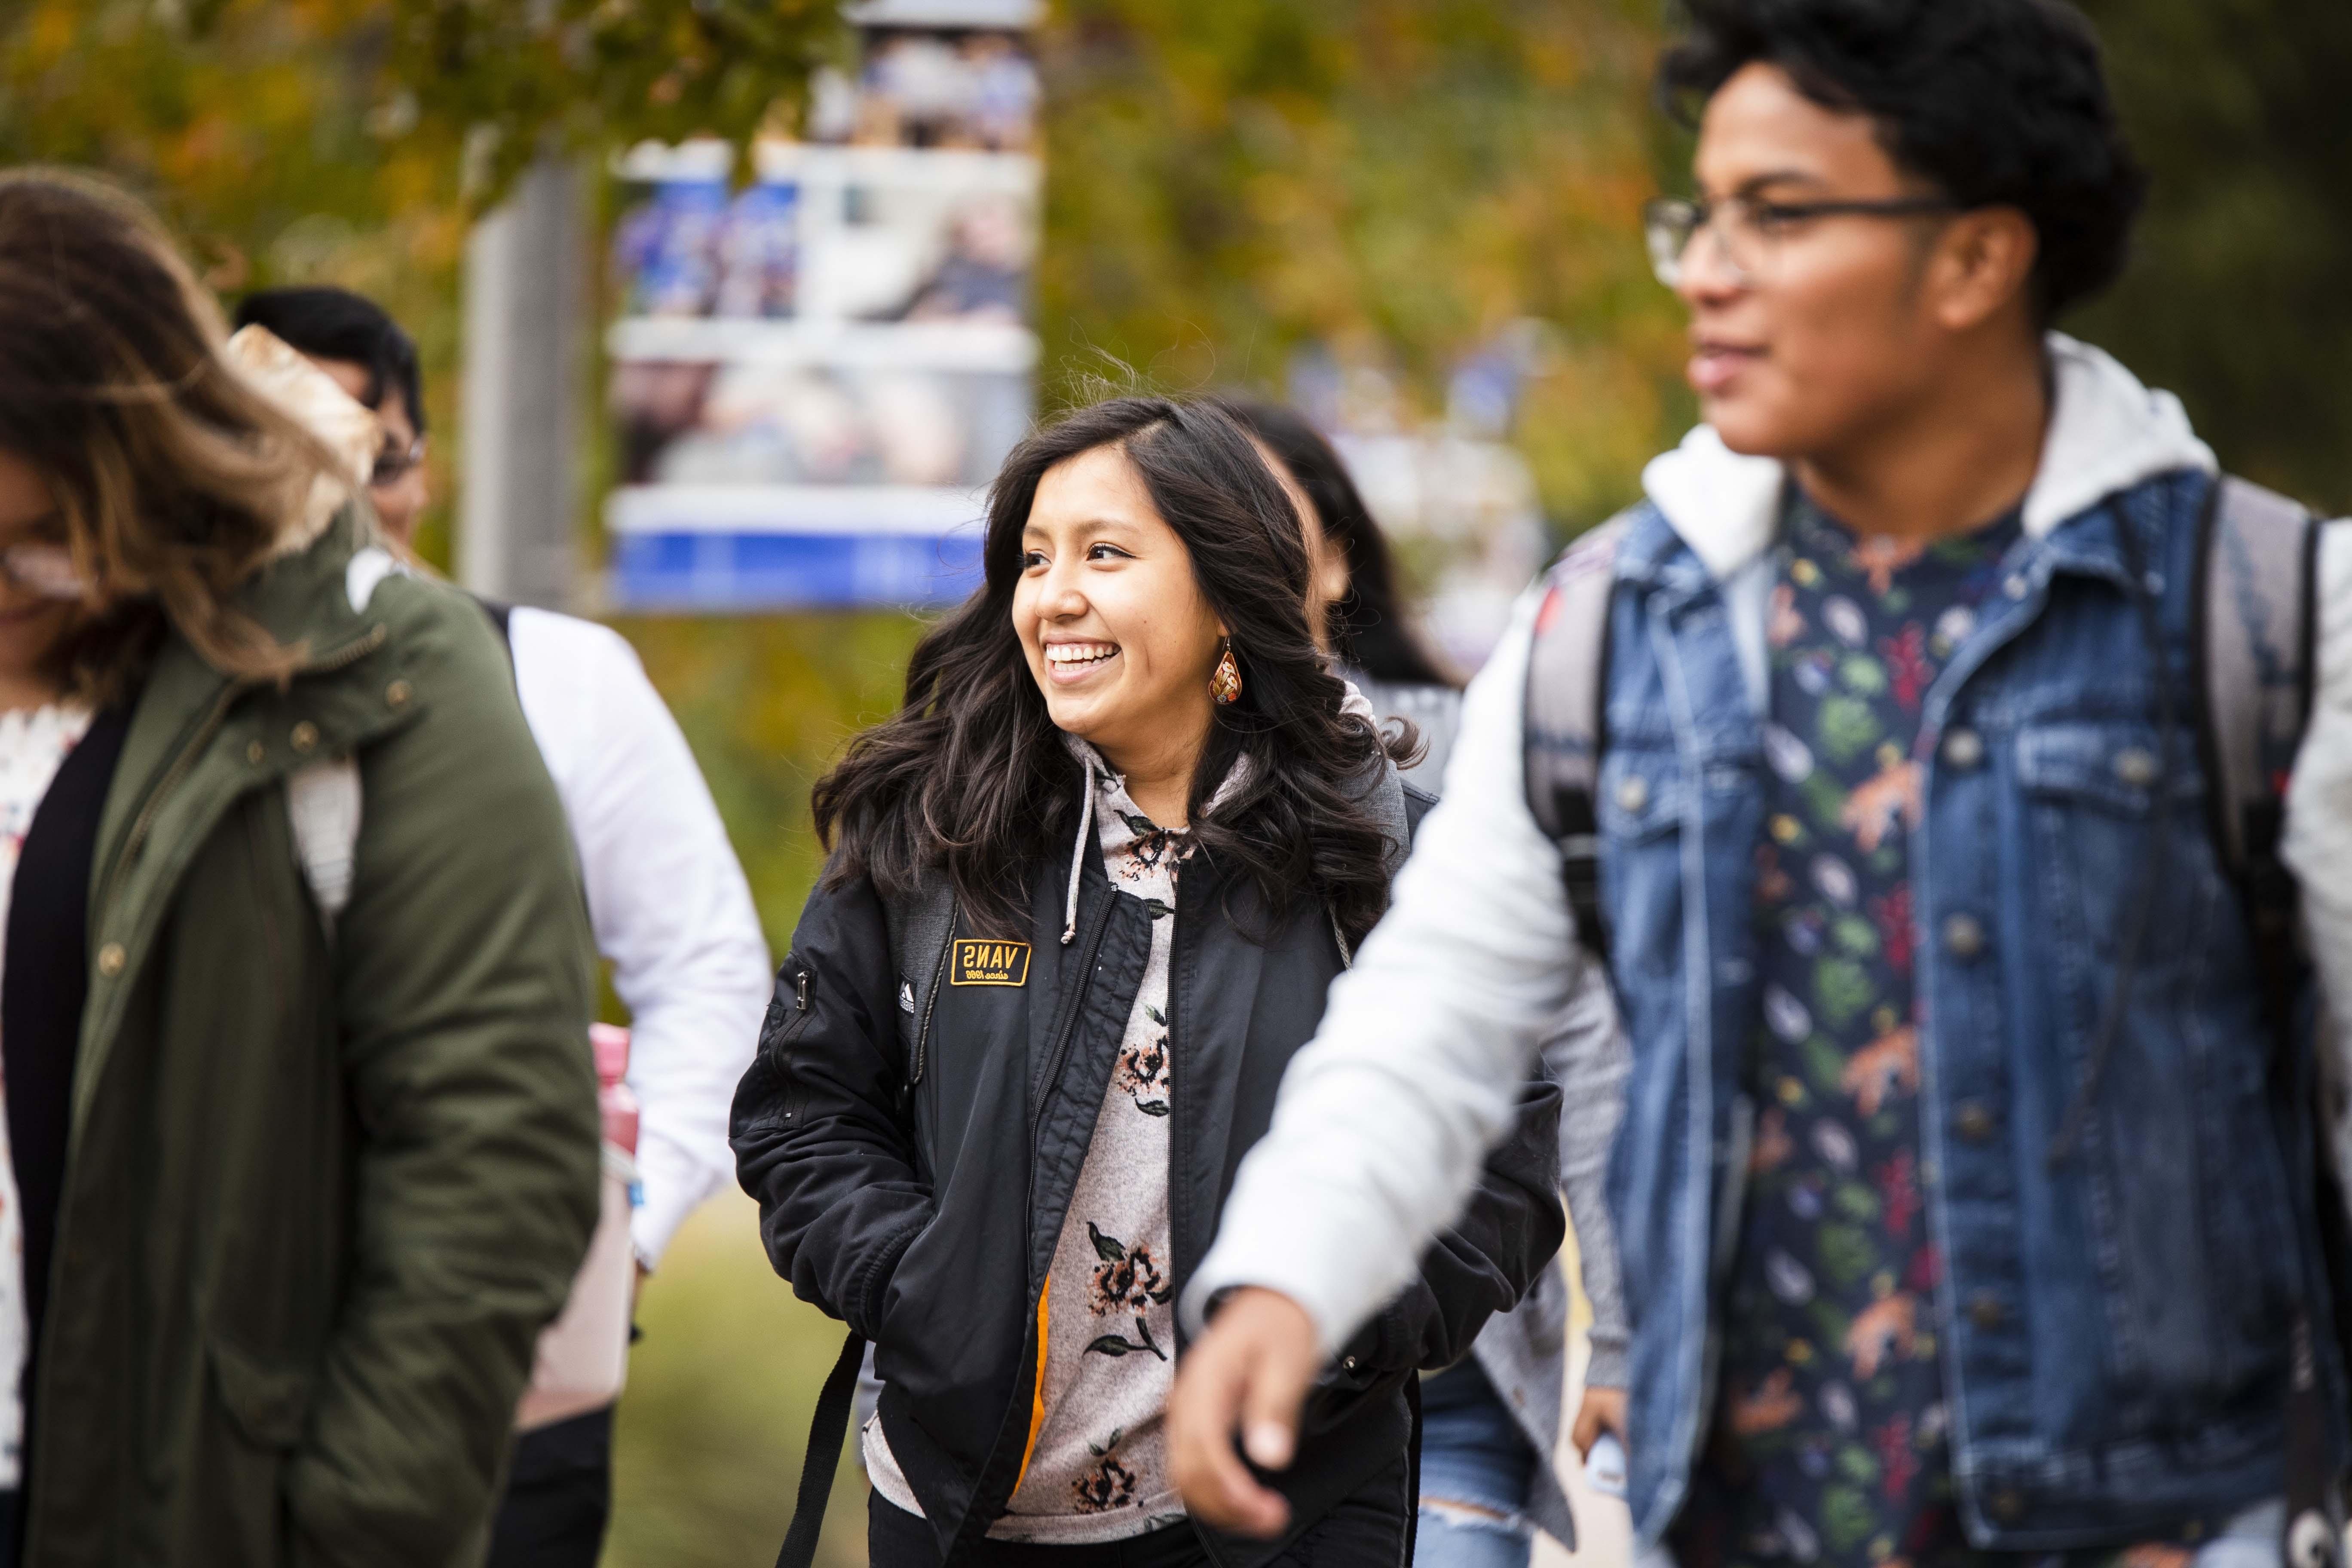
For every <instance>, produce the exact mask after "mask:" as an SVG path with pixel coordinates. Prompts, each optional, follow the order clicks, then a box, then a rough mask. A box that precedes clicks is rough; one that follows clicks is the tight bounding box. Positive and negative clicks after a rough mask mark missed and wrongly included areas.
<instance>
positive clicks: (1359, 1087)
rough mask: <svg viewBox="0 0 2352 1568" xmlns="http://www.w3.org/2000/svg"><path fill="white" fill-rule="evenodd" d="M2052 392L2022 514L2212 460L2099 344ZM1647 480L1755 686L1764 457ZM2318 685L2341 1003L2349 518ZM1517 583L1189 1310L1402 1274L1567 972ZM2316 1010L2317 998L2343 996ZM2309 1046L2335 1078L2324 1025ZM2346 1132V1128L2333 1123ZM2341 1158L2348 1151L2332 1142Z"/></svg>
mask: <svg viewBox="0 0 2352 1568" xmlns="http://www.w3.org/2000/svg"><path fill="white" fill-rule="evenodd" d="M2051 352H2052V359H2053V372H2054V380H2055V384H2056V388H2057V397H2056V401H2055V405H2054V407H2053V416H2052V423H2051V428H2050V433H2049V437H2048V439H2047V441H2046V442H2045V446H2044V452H2043V462H2042V473H2041V475H2040V476H2039V477H2037V479H2036V480H2035V483H2034V487H2033V489H2032V491H2031V492H2030V493H2029V494H2028V496H2027V500H2026V507H2025V524H2026V529H2027V531H2028V532H2030V533H2031V532H2037V531H2040V532H2046V531H2049V530H2050V529H2052V528H2054V527H2055V526H2056V525H2057V524H2058V523H2059V522H2061V521H2064V520H2065V519H2066V518H2069V517H2072V516H2074V515H2075V514H2077V513H2079V512H2080V511H2082V510H2085V509H2086V508H2088V507H2090V506H2092V505H2095V504H2096V503H2097V502H2098V501H2099V500H2102V499H2104V498H2105V496H2107V495H2109V494H2113V493H2116V492H2117V491H2120V490H2122V489H2128V488H2129V487H2131V486H2132V485H2134V484H2137V483H2138V482H2140V481H2141V480H2143V479H2147V478H2150V477H2153V476H2154V475H2157V474H2160V473H2164V472H2168V471H2171V470H2176V469H2179V468H2184V467H2200V468H2205V469H2207V470H2209V471H2210V470H2211V469H2212V468H2213V467H2214V461H2213V457H2212V454H2211V452H2210V450H2208V449H2207V448H2206V447H2205V446H2204V444H2203V443H2202V442H2200V441H2199V440H2197V439H2196V437H2195V436H2194V435H2193V434H2192V433H2191V432H2190V431H2189V425H2188V420H2187V417H2186V416H2184V415H2183V414H2182V413H2181V412H2180V408H2179V404H2178V403H2177V402H2175V401H2174V400H2173V399H2171V398H2170V397H2168V395H2164V394H2161V393H2152V392H2149V391H2148V390H2147V388H2145V387H2143V386H2141V385H2140V384H2139V383H2138V382H2137V380H2135V379H2134V378H2132V376H2131V375H2130V374H2129V373H2128V372H2126V371H2125V370H2124V368H2123V367H2122V366H2121V365H2118V364H2116V363H2115V362H2114V361H2113V360H2111V359H2109V358H2108V357H2107V356H2106V355H2105V354H2103V353H2099V352H2098V351H2096V350H2095V349H2089V348H2086V347H2085V346H2084V345H2082V344H2079V343H2075V342H2072V341H2071V340H2067V339H2064V338H2063V337H2059V336H2056V335H2054V334H2053V337H2052V340H2051ZM1644 482H1645V484H1646V486H1647V488H1648V490H1649V493H1650V497H1651V500H1653V501H1654V502H1655V503H1656V504H1657V505H1658V506H1659V507H1660V508H1661V509H1662V510H1664V513H1665V515H1666V517H1667V520H1668V521H1669V522H1671V523H1672V524H1674V526H1675V530H1676V531H1677V532H1678V533H1680V534H1681V535H1682V536H1683V538H1684V539H1685V542H1688V543H1689V544H1690V545H1691V547H1692V549H1693V550H1694V551H1695V552H1696V553H1697V554H1698V555H1699V557H1700V558H1701V560H1702V561H1703V562H1704V563H1706V566H1707V568H1708V569H1709V571H1710V572H1712V573H1713V574H1714V575H1715V576H1716V578H1717V581H1718V582H1719V583H1721V584H1723V586H1724V592H1725V594H1726V596H1727V599H1728V600H1729V601H1730V604H1729V611H1730V618H1731V621H1732V625H1733V627H1734V634H1735V637H1736V638H1737V639H1738V641H1739V642H1740V644H1741V649H1740V652H1741V658H1742V662H1743V665H1744V666H1746V667H1748V677H1749V684H1750V686H1751V688H1758V687H1759V686H1760V675H1761V672H1762V670H1763V668H1764V658H1763V653H1764V649H1763V646H1762V637H1763V616H1762V613H1761V608H1762V602H1763V593H1764V590H1765V589H1767V588H1769V583H1768V582H1767V581H1766V578H1765V576H1764V575H1763V574H1759V572H1758V571H1756V570H1754V568H1755V566H1756V564H1757V563H1758V562H1759V560H1760V559H1762V558H1763V556H1764V553H1765V552H1766V551H1767V550H1768V549H1769V543H1770V539H1771V530H1772V527H1773V524H1774V519H1775V516H1776V513H1777V500H1778V497H1779V494H1780V484H1781V470H1780V465H1778V464H1777V463H1771V462H1769V461H1766V460H1764V459H1759V458H1738V457H1735V456H1733V455H1732V454H1730V453H1729V452H1727V451H1726V450H1725V449H1724V448H1723V447H1722V445H1721V443H1720V442H1719V441H1717V440H1716V439H1715V437H1714V435H1713V432H1711V431H1707V430H1706V429H1705V428H1704V427H1703V426H1702V427H1701V429H1700V430H1699V431H1697V432H1695V433H1694V435H1693V437H1692V438H1691V440H1690V441H1687V442H1685V445H1684V447H1682V448H1680V449H1679V450H1678V451H1677V452H1675V453H1672V454H1669V455H1668V456H1667V457H1665V458H1661V459H1659V460H1658V461H1657V462H1656V463H1654V464H1653V465H1652V466H1651V468H1650V470H1649V472H1648V473H1647V474H1646V475H1645V476H1644ZM2319 574H2320V581H2319V584H2318V595H2319V602H2320V606H2321V608H2320V618H2321V624H2320V626H2319V629H2318V666H2319V668H2318V671H2317V678H2316V702H2315V708H2314V711H2313V715H2312V720H2311V725H2310V728H2309V731H2307V733H2306V735H2305V742H2304V746H2303V750H2302V752H2301V754H2300V755H2299V757H2298V758H2297V761H2296V765H2295V770H2294V777H2293V780H2292V782H2291V784H2290V787H2289V790H2288V795H2287V819H2286V827H2285V840H2284V857H2285V859H2286V862H2287V865H2288V866H2289V868H2291V869H2292V870H2293V871H2294V874H2295V877H2296V879H2297V880H2298V882H2299V883H2300V884H2301V886H2302V889H2303V897H2304V910H2305V924H2306V927H2307V929H2308V932H2309V937H2310V944H2311V951H2312V956H2313V959H2314V962H2315V965H2316V967H2317V970H2318V977H2319V984H2320V987H2321V991H2322V994H2323V995H2325V996H2328V997H2336V998H2352V527H2347V526H2332V527H2330V528H2329V529H2328V530H2327V531H2326V533H2325V534H2324V536H2323V542H2322V546H2321V552H2320V560H2319ZM1538 597H1539V596H1538V595H1537V594H1535V593H1530V594H1529V595H1528V596H1527V597H1526V598H1525V599H1523V600H1522V602H1521V603H1520V605H1518V607H1517V611H1516V613H1515V614H1514V616H1513V617H1512V621H1511V625H1510V627H1509V629H1508V630H1507V632H1506V633H1505V635H1504V637H1503V640H1502V642H1501V644H1500V646H1499V647H1496V651H1495V654H1494V656H1493V658H1491V659H1489V661H1488V662H1487V664H1486V668H1485V669H1484V670H1482V671H1481V672H1480V674H1479V676H1478V678H1477V679H1475V681H1473V682H1472V683H1471V686H1470V689H1469V692H1468V694H1467V695H1466V697H1465V700H1464V703H1463V714H1462V729H1461V731H1460V733H1459V735H1458V736H1457V737H1456V739H1455V741H1454V752H1453V756H1452V759H1451V761H1450V763H1448V765H1447V768H1446V771H1445V788H1444V795H1443V797H1442V798H1441V800H1440V803H1439V804H1438V805H1437V806H1436V807H1435V808H1434V809H1433V810H1432V811H1431V813H1430V815H1429V816H1428V817H1427V818H1426V819H1425V820H1424V821H1423V824H1422V829H1421V837H1420V841H1419V843H1418V844H1417V845H1416V847H1415V848H1414V850H1413V855H1412V859H1411V860H1410V861H1408V862H1407V863H1406V865H1405V868H1404V870H1403V871H1402V873H1401V874H1400V875H1399V877H1398V879H1397V884H1396V889H1395V894H1394V897H1393V900H1392V902H1391V907H1390V910H1389V913H1388V915H1387V916H1386V918H1384V919H1383V920H1382V921H1381V923H1380V925H1379V926H1377V927H1376V928H1374V930H1373V931H1372V934H1371V935H1370V937H1368V938H1367V939H1366V940H1365V942H1364V946H1363V950H1362V952H1360V953H1359V954H1358V956H1357V962H1356V965H1355V967H1354V968H1353V969H1352V970H1350V971H1349V973H1346V974H1343V975H1341V976H1340V977H1339V981H1338V982H1337V983H1336V984H1333V986H1332V988H1331V996H1330V1002H1329V1005H1328V1007H1327V1008H1326V1010H1325V1012H1324V1016H1323V1022H1322V1025H1321V1026H1320V1027H1319V1028H1318V1030H1317V1031H1316V1036H1315V1038H1314V1040H1313V1041H1312V1042H1310V1043H1309V1044H1308V1046H1307V1048H1306V1049H1304V1050H1302V1051H1301V1052H1299V1054H1298V1055H1297V1057H1295V1058H1292V1061H1291V1065H1290V1068H1289V1070H1288V1072H1287V1073H1286V1076H1285V1077H1284V1079H1283V1086H1282V1094H1281V1098H1280V1100H1278V1102H1277V1103H1276V1110H1275V1116H1274V1123H1273V1126H1272V1127H1271V1128H1270V1129H1269V1131H1267V1133H1266V1136H1265V1139H1263V1140H1262V1141H1261V1142H1259V1143H1258V1144H1257V1146H1256V1147H1255V1148H1254V1149H1253V1150H1252V1151H1251V1152H1250V1153H1249V1154H1248V1156H1247V1157H1246V1158H1245V1159H1244V1161H1243V1163H1242V1166H1241V1169H1240V1171H1239V1173H1238V1174H1237V1176H1236V1178H1235V1181H1234V1190H1233V1194H1232V1196H1231V1197H1230V1198H1229V1199H1228V1200H1227V1202H1226V1205H1225V1212H1224V1215H1223V1220H1222V1222H1221V1226H1220V1229H1219V1232H1218V1237H1217V1240H1216V1244H1215V1245H1214V1246H1213V1247H1212V1248H1211V1249H1210V1251H1209V1254H1208V1256H1207V1257H1206V1258H1203V1259H1202V1264H1201V1267H1200V1268H1198V1269H1197V1270H1196V1271H1195V1272H1194V1274H1193V1276H1192V1280H1191V1281H1190V1282H1189V1283H1188V1284H1187V1286H1186V1288H1185V1293H1184V1298H1183V1301H1182V1303H1181V1306H1182V1309H1183V1312H1184V1321H1185V1322H1186V1324H1187V1326H1188V1328H1189V1329H1190V1330H1191V1331H1193V1332H1198V1331H1199V1329H1200V1325H1201V1321H1202V1309H1203V1307H1204V1306H1205V1304H1206V1303H1207V1301H1208V1300H1210V1299H1211V1298H1212V1297H1213V1295H1215V1294H1216V1293H1217V1292H1218V1291H1220V1290H1223V1289H1228V1288H1231V1287H1234V1286H1240V1285H1259V1286H1265V1287H1267V1288H1269V1289H1276V1290H1279V1291H1281V1292H1282V1293H1283V1294H1285V1295H1286V1296H1288V1297H1290V1298H1291V1299H1292V1300H1295V1301H1297V1302H1298V1303H1299V1305H1300V1306H1301V1307H1303V1308H1304V1309H1305V1310H1307V1314H1308V1316H1309V1317H1310V1318H1312V1320H1313V1321H1314V1322H1315V1324H1316V1327H1317V1329H1318V1332H1319V1333H1320V1335H1321V1338H1322V1343H1323V1346H1324V1349H1325V1351H1326V1352H1327V1353H1328V1352H1331V1351H1333V1350H1334V1349H1336V1347H1338V1346H1339V1345H1342V1344H1344V1343H1346V1342H1347V1341H1348V1339H1349V1337H1350V1336H1351V1335H1352V1334H1353V1333H1354V1332H1355V1331H1356V1329H1357V1328H1358V1327H1359V1326H1360V1324H1361V1323H1362V1322H1363V1321H1366V1320H1367V1319H1368V1318H1370V1316H1371V1314H1372V1313H1373V1312H1374V1311H1376V1310H1379V1308H1380V1307H1381V1304H1382V1303H1383V1302H1385V1301H1386V1300H1388V1299H1389V1298H1390V1297H1391V1296H1392V1295H1394V1294H1395V1292H1396V1291H1397V1290H1399V1289H1402V1287H1403V1286H1404V1285H1405V1284H1406V1283H1407V1282H1408V1281H1409V1280H1410V1279H1411V1278H1412V1273H1413V1270H1414V1268H1416V1266H1417V1260H1418V1258H1420V1256H1421V1254H1422V1252H1423V1249H1424V1248H1425V1247H1427V1245H1428V1244H1429V1242H1430V1241H1431V1240H1432V1239H1433V1238H1434V1237H1436V1235H1437V1234H1438V1233H1439V1232H1440V1231H1442V1230H1444V1228H1445V1227H1446V1226H1448V1225H1450V1224H1452V1223H1453V1220H1454V1216H1455V1215H1456V1214H1457V1212H1458V1211H1459V1210H1460V1207H1461V1205H1462V1204H1463V1203H1464V1202H1465V1199H1466V1197H1467V1195H1468V1194H1469V1192H1470V1189H1471V1184H1472V1183H1473V1182H1474V1181H1475V1177H1476V1173H1477V1170H1478V1166H1479V1162H1480V1161H1481V1159H1482V1158H1483V1156H1484V1153H1485V1151H1486V1148H1487V1147H1488V1146H1489V1144H1490V1143H1492V1142H1494V1141H1496V1140H1497V1139H1499V1138H1500V1137H1501V1136H1502V1135H1503V1134H1504V1132H1505V1131H1507V1130H1508V1128H1509V1126H1510V1121H1511V1111H1512V1106H1513V1100H1512V1090H1513V1089H1514V1088H1515V1086H1516V1085H1517V1083H1518V1082H1519V1080H1520V1079H1522V1078H1524V1077H1525V1076H1526V1074H1527V1070H1528V1063H1529V1061H1530V1059H1531V1058H1532V1055H1533V1053H1534V1050H1535V1048H1536V1045H1537V1043H1538V1039H1539V1038H1540V1037H1541V1036H1542V1034H1543V1032H1544V1031H1545V1029H1546V1028H1547V1026H1549V1025H1550V1024H1551V1023H1552V1021H1553V1020H1555V1019H1556V1018H1557V1017H1558V1016H1559V1009H1560V1006H1561V1005H1562V1004H1563V1002H1564V1001H1565V1000H1566V999H1567V997H1568V995H1569V993H1570V989H1571V987H1572V986H1573V985H1574V984H1575V983H1576V981H1577V979H1578V977H1579V975H1580V972H1581V969H1582V966H1583V965H1585V964H1586V963H1590V962H1591V960H1590V959H1589V958H1588V957H1587V956H1586V955H1585V953H1584V952H1583V950H1582V949H1580V947H1579V946H1578V945H1577V943H1576V942H1575V941H1574V940H1573V932H1572V921H1571V917H1570V911H1569V908H1568V900H1567V894H1566V891H1565V889H1564V887H1563V885H1562V882H1561V879H1560V858H1559V850H1558V849H1557V847H1555V846H1554V845H1553V844H1552V842H1551V840H1550V839H1549V837H1546V836H1545V834H1544V832H1543V830H1542V829H1541V828H1540V827H1539V826H1538V825H1537V823H1536V820H1535V817H1534V815H1533V813H1532V812H1530V811H1529V809H1528V803H1527V796H1526V792H1525V777H1526V774H1525V770H1524V763H1523V760H1522V755H1521V750H1520V734H1521V705H1522V701H1523V699H1524V693H1525V689H1526V683H1527V670H1528V654H1529V649H1530V647H1531V643H1532V634H1533V623H1534V615H1535V610H1536V607H1537V605H1538ZM2343 1010H2344V1009H2342V1008H2340V1007H2331V1008H2330V1009H2329V1012H2330V1014H2331V1016H2333V1015H2335V1014H2337V1013H2340V1012H2342V1011H2343ZM2326 1040H2327V1043H2328V1052H2327V1058H2326V1060H2325V1061H2324V1063H2323V1065H2324V1066H2325V1067H2326V1068H2329V1070H2331V1071H2332V1072H2333V1073H2334V1074H2335V1075H2336V1079H2337V1081H2339V1082H2347V1083H2352V1051H2347V1039H2346V1037H2345V1035H2344V1034H2340V1033H2339V1032H2338V1031H2336V1030H2332V1029H2331V1030H2330V1031H2328V1032H2327V1035H2326ZM2336 1147H2337V1149H2338V1151H2339V1152H2342V1151H2346V1150H2347V1149H2352V1125H2347V1126H2339V1128H2338V1129H2337V1131H2336ZM2337 1169H2338V1171H2339V1173H2341V1172H2343V1171H2345V1170H2347V1169H2352V1163H2346V1162H2345V1161H2344V1160H2343V1159H2342V1158H2341V1157H2340V1153H2339V1161H2338V1166H2337Z"/></svg>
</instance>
